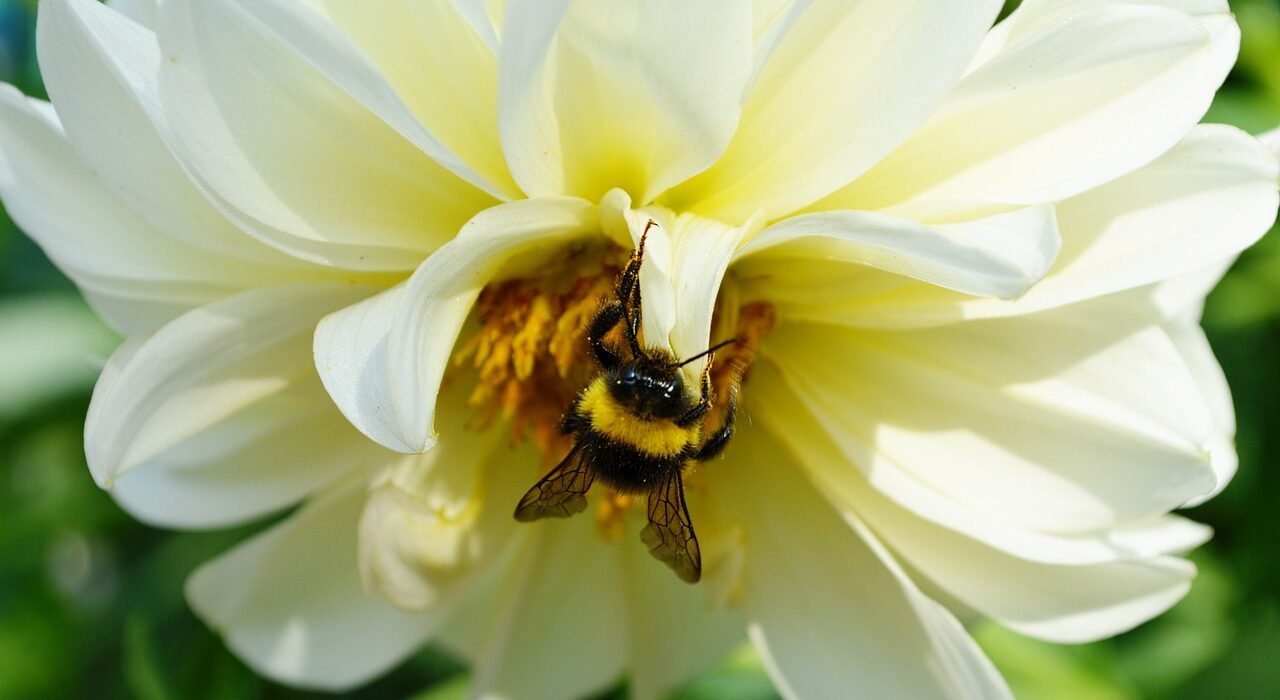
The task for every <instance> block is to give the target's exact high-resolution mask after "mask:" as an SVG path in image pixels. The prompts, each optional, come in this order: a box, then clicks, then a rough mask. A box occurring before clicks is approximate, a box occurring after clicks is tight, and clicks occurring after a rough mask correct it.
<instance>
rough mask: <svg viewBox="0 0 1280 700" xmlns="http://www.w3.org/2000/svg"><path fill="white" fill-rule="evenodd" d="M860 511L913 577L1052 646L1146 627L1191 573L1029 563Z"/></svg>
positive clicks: (869, 507)
mask: <svg viewBox="0 0 1280 700" xmlns="http://www.w3.org/2000/svg"><path fill="white" fill-rule="evenodd" d="M873 504H874V505H873ZM858 512H859V513H860V514H862V515H863V516H864V517H866V518H867V520H868V522H871V523H874V525H875V527H876V529H877V531H878V532H880V534H881V535H882V536H883V537H884V539H885V541H886V543H887V544H889V545H890V546H891V547H893V548H894V550H895V551H896V552H898V553H899V554H901V555H902V557H903V558H904V559H905V560H906V561H909V562H910V563H911V565H912V566H913V567H914V568H915V569H916V570H917V571H919V572H921V573H922V574H923V575H924V576H927V577H928V578H929V579H930V580H932V581H933V582H934V583H935V584H936V585H937V586H939V587H941V588H942V589H943V590H945V591H947V592H948V593H949V594H950V595H952V596H955V597H956V598H957V599H958V600H960V601H961V602H962V603H963V604H965V605H966V606H968V607H970V608H972V609H974V610H976V611H977V612H979V613H981V614H983V615H986V616H989V617H991V618H993V619H995V620H996V621H998V622H999V623H1000V624H1002V625H1005V626H1007V627H1010V628H1012V629H1014V630H1017V631H1019V632H1021V633H1023V634H1026V635H1029V636H1033V637H1037V638H1039V639H1045V640H1049V641H1054V642H1062V643H1080V642H1090V641H1094V640H1097V639H1101V638H1104V637H1109V636H1112V635H1115V634H1118V633H1120V632H1123V631H1125V630H1128V629H1130V628H1132V627H1134V626H1136V625H1138V624H1140V623H1142V622H1146V621H1147V620H1149V619H1151V618H1153V617H1155V616H1156V615H1159V614H1160V613H1162V612H1164V611H1165V610H1167V609H1169V608H1170V607H1171V606H1172V605H1173V604H1174V603H1176V602H1177V601H1179V600H1181V599H1182V597H1183V596H1184V595H1186V593H1187V591H1188V590H1189V589H1190V587H1191V579H1192V578H1193V577H1194V576H1195V571H1196V569H1195V566H1193V565H1192V564H1191V563H1190V562H1187V561H1184V560H1181V559H1175V558H1172V557H1154V558H1149V559H1135V560H1121V561H1114V562H1108V563H1102V564H1093V565H1084V566H1060V565H1054V564H1043V563H1037V562H1031V561H1027V560H1025V559H1019V558H1017V557H1014V556H1010V555H1008V554H1006V553H1004V552H1001V551H998V550H996V549H993V548H991V547H989V546H987V545H985V544H983V543H980V542H977V541H975V540H971V539H969V538H967V537H964V536H963V535H960V534H959V533H956V532H954V531H952V530H948V529H946V528H942V527H938V526H937V525H934V524H932V523H928V522H926V521H925V520H923V519H920V518H918V517H916V516H914V515H912V514H910V513H908V512H906V511H904V510H902V509H901V508H897V507H895V506H894V505H893V504H892V503H891V502H890V501H889V500H888V499H886V498H884V497H882V496H879V497H876V498H871V499H867V500H866V501H864V502H862V503H860V504H859V509H858Z"/></svg>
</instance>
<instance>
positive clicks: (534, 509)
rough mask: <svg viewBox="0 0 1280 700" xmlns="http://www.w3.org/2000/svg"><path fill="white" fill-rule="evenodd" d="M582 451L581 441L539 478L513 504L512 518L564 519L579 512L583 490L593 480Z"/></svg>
mask: <svg viewBox="0 0 1280 700" xmlns="http://www.w3.org/2000/svg"><path fill="white" fill-rule="evenodd" d="M582 454H583V453H582V443H576V444H575V445H574V446H573V449H572V450H570V451H569V454H568V455H567V456H566V457H565V458H564V459H563V460H561V461H560V463H559V464H557V465H556V468H555V469H552V470H551V471H550V472H548V473H547V475H546V476H544V477H542V478H541V479H539V480H538V483H536V484H534V485H533V488H531V489H529V491H528V493H526V494H525V495H524V498H521V499H520V503H519V504H518V505H517V506H516V513H515V515H516V520H519V521H521V522H529V521H531V520H541V519H542V518H567V517H569V516H570V515H574V514H575V513H581V512H582V511H583V509H584V508H586V507H587V489H589V488H591V482H593V481H595V480H596V475H595V473H594V472H592V471H591V466H590V465H589V464H587V463H586V461H585V460H584V459H583V458H582Z"/></svg>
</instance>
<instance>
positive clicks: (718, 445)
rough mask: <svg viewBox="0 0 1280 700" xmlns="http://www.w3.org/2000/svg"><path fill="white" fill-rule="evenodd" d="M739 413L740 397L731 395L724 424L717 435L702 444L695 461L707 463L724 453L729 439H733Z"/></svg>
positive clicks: (734, 394)
mask: <svg viewBox="0 0 1280 700" xmlns="http://www.w3.org/2000/svg"><path fill="white" fill-rule="evenodd" d="M737 413H738V395H737V392H733V393H731V394H729V407H728V409H727V410H726V411H725V414H724V423H721V424H720V429H719V430H717V431H716V432H715V434H713V435H712V436H711V437H709V438H707V441H706V442H704V443H702V447H701V448H699V449H698V454H697V455H695V456H694V459H696V460H698V461H699V462H705V461H706V460H708V459H711V458H712V457H717V456H719V455H720V453H721V452H724V448H725V446H726V445H728V444H729V438H731V437H733V424H734V420H735V418H736V416H737Z"/></svg>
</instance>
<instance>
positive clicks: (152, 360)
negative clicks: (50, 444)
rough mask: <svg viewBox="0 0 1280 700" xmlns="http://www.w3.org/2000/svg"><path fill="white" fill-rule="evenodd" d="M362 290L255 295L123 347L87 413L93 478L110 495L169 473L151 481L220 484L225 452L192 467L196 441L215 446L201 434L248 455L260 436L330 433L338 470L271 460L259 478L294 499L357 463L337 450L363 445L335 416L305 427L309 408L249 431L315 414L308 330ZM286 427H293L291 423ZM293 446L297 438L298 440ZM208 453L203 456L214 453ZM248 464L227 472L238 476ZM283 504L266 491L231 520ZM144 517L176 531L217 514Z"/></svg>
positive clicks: (321, 287) (327, 287) (317, 288)
mask: <svg viewBox="0 0 1280 700" xmlns="http://www.w3.org/2000/svg"><path fill="white" fill-rule="evenodd" d="M368 293H369V290H368V289H365V288H360V287H355V286H352V285H344V284H331V283H329V284H326V283H310V284H294V285H279V286H275V287H261V288H258V289H254V290H250V291H248V292H243V293H241V294H238V295H236V296H232V297H230V298H228V299H225V300H223V301H220V302H216V303H213V304H209V305H207V306H204V307H201V308H199V309H196V310H194V311H191V312H189V313H187V314H186V315H184V316H182V317H180V318H178V319H176V320H175V321H173V322H171V323H169V324H168V325H166V326H165V327H164V328H162V329H160V331H158V332H157V333H156V334H155V335H154V336H152V337H150V338H149V339H146V340H145V341H134V342H132V343H130V344H129V345H126V346H125V347H124V348H123V349H122V350H121V351H119V352H118V353H117V356H116V357H115V358H114V359H113V361H112V362H111V363H110V365H109V367H108V369H109V371H108V372H107V373H106V374H105V376H104V377H103V379H102V380H101V381H99V383H98V385H97V387H96V388H95V390H94V395H93V401H92V402H91V403H90V405H89V415H88V418H87V419H86V422H85V453H86V456H87V457H88V461H89V469H90V471H91V473H92V474H93V476H94V479H95V480H96V481H97V482H98V484H99V485H100V486H102V487H104V488H111V487H112V486H113V485H114V484H115V482H116V480H117V479H120V478H121V477H122V476H123V475H125V474H127V473H129V472H130V471H131V470H134V469H138V468H142V467H147V468H148V469H149V470H150V469H157V470H160V471H172V473H171V474H167V475H157V476H158V478H160V479H161V480H164V479H165V478H168V479H174V480H179V481H180V480H181V479H182V478H183V476H187V477H192V478H195V479H197V480H198V479H199V478H200V477H199V476H197V474H195V473H193V472H192V471H187V470H198V469H201V468H206V469H212V470H213V471H214V472H215V474H204V476H205V477H206V478H208V477H211V476H216V472H217V471H218V468H217V466H216V465H218V464H220V463H221V461H220V460H221V459H222V458H225V457H226V456H227V455H225V454H220V453H219V452H213V453H211V454H210V455H206V456H209V457H211V462H210V463H208V464H207V463H204V462H202V461H201V460H198V459H197V460H195V461H194V462H192V455H193V453H198V452H199V450H200V445H201V444H202V443H201V442H200V441H201V440H208V439H210V438H209V437H208V436H203V435H202V433H205V432H206V431H210V430H212V431H214V433H215V434H216V435H217V436H219V437H220V438H221V441H220V442H221V444H220V445H219V450H229V451H234V450H235V449H236V448H237V447H244V446H245V445H244V444H241V443H242V442H243V441H252V440H253V439H255V433H256V432H257V431H262V430H267V431H270V430H273V429H280V430H286V431H287V430H290V429H292V430H297V429H300V428H303V429H305V428H306V427H318V426H325V427H327V428H329V429H330V430H329V432H327V433H325V434H323V435H321V436H319V437H318V438H317V439H318V440H320V441H321V442H324V441H326V440H332V442H330V443H327V444H328V446H329V448H330V449H331V450H332V452H333V454H332V458H333V459H335V460H337V461H336V463H335V462H331V461H328V460H326V461H324V462H322V464H323V465H325V466H324V467H323V468H321V467H320V465H319V464H317V465H314V468H313V469H310V470H303V471H297V472H291V471H289V470H288V469H285V470H283V471H276V470H275V469H274V466H275V465H271V464H270V460H267V462H266V465H265V467H264V468H266V469H267V471H265V472H264V473H260V474H257V475H255V478H259V479H262V480H263V486H264V489H266V485H267V482H269V481H270V480H271V479H272V478H273V477H274V478H279V479H281V480H282V481H283V482H284V483H282V484H276V486H277V487H284V488H285V489H286V491H292V493H293V494H294V495H300V493H301V492H305V489H306V488H307V487H308V486H315V485H317V484H320V483H324V482H325V481H327V480H328V479H330V478H332V477H333V476H334V475H335V473H340V472H341V471H345V470H346V469H349V468H351V467H353V466H356V465H354V464H350V463H347V462H345V460H342V459H341V457H342V455H343V454H344V451H345V453H346V454H348V455H350V454H351V450H355V448H357V447H359V441H358V439H353V438H355V436H354V435H353V434H352V433H350V432H347V431H345V429H344V426H343V425H342V424H341V422H335V421H333V420H332V418H336V415H334V414H332V413H330V414H328V416H329V418H326V416H325V413H324V412H323V411H322V410H321V411H320V412H319V413H316V414H315V415H314V417H315V419H316V420H317V421H320V422H318V423H312V424H310V425H308V422H307V421H308V420H309V416H308V414H309V413H310V411H311V410H313V409H308V410H304V411H301V412H300V413H299V414H297V415H295V416H292V417H290V416H281V415H277V416H275V417H274V418H273V420H271V421H269V422H267V423H265V424H255V422H254V421H253V420H252V414H258V415H259V416H261V413H260V412H263V411H266V412H268V413H270V412H272V411H271V410H270V409H286V408H290V407H292V408H293V409H295V410H297V409H298V406H297V404H298V403H299V402H306V403H310V404H312V405H313V406H314V405H315V400H316V398H317V395H316V391H315V389H316V388H317V387H315V385H314V373H313V371H312V368H311V366H310V363H309V359H310V358H309V356H308V348H309V345H310V336H311V333H312V329H313V328H314V327H315V324H316V321H317V320H319V318H320V317H321V316H323V315H324V314H326V313H328V312H329V311H331V310H333V309H334V308H338V307H341V306H343V305H345V304H348V303H350V302H352V301H353V300H355V299H358V298H360V297H361V296H363V295H365V294H368ZM319 406H320V407H322V408H323V407H324V404H323V403H321V404H319ZM317 410H318V409H317ZM290 420H298V421H300V424H294V425H291V424H290ZM326 421H327V422H326ZM257 437H261V435H260V433H259V434H257ZM292 439H299V438H298V437H297V434H294V436H293V438H292ZM203 445H204V448H205V449H206V450H207V448H208V447H209V445H208V444H207V443H203ZM259 449H263V448H262V447H261V446H259ZM357 452H358V450H357ZM239 456H240V457H241V458H243V457H244V456H245V455H244V454H241V455H239ZM210 464H212V465H215V466H212V467H211V466H209V465H210ZM302 466H303V465H298V469H301V467H302ZM246 467H247V465H237V464H234V463H233V462H229V463H227V464H226V465H225V469H231V470H233V471H234V470H236V469H245V468H246ZM184 472H185V473H184ZM223 476H226V474H223ZM141 478H142V477H140V479H141ZM144 488H145V486H144ZM266 490H267V491H269V490H270V489H266ZM278 497H279V494H269V493H266V491H264V494H263V500H262V501H261V502H258V501H255V502H253V503H251V504H250V503H245V504H242V505H241V506H240V507H238V508H237V509H236V512H237V514H245V513H246V511H247V512H248V513H254V512H262V511H261V510H260V508H268V509H269V508H270V507H271V506H272V505H277V506H278V505H284V504H285V503H287V502H288V500H287V499H286V500H284V501H283V502H280V501H276V499H277V498H278ZM273 501H274V503H273ZM138 505H139V507H146V506H143V504H141V503H139V504H138ZM149 512H150V513H151V514H152V516H151V517H152V518H153V519H157V520H165V521H168V520H177V521H179V524H198V523H197V522H196V521H199V520H201V519H204V518H214V519H215V520H216V519H217V518H219V517H222V516H220V515H218V514H216V513H208V512H204V511H203V510H202V511H200V512H193V513H181V514H178V513H172V512H171V511H169V510H168V509H167V504H164V503H154V504H151V505H150V508H149ZM188 518H190V519H191V520H188Z"/></svg>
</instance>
